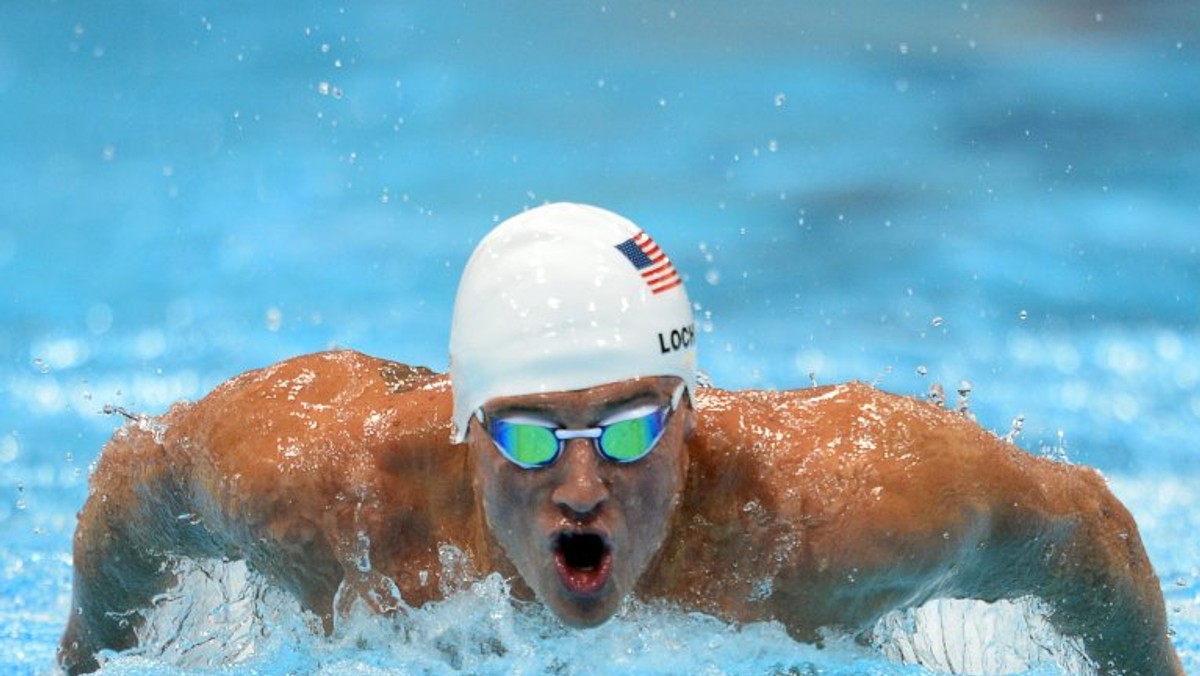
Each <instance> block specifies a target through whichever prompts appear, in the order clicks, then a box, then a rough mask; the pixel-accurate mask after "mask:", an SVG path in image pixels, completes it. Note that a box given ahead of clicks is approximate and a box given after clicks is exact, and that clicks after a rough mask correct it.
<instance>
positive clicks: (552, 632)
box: [105, 548, 1091, 676]
mask: <svg viewBox="0 0 1200 676" xmlns="http://www.w3.org/2000/svg"><path fill="white" fill-rule="evenodd" d="M443 551H444V553H445V556H444V562H445V563H447V564H449V567H450V568H451V569H453V570H459V571H466V570H467V569H466V568H465V567H464V566H465V564H466V563H467V562H466V561H465V560H464V559H463V558H460V555H461V552H460V551H458V550H455V549H454V548H445V549H444V550H443ZM176 571H177V572H178V574H179V580H180V581H179V584H178V586H177V587H175V588H174V589H172V590H170V591H169V592H167V593H164V594H161V595H160V596H159V597H157V598H155V599H154V602H153V608H152V609H151V610H150V611H149V612H147V613H146V622H145V623H144V624H143V625H142V627H141V628H140V629H139V631H138V638H139V641H140V645H141V647H139V648H136V649H134V650H131V651H127V652H125V653H122V654H120V655H109V656H108V658H107V663H106V664H105V673H106V674H109V675H110V676H111V675H113V674H118V675H128V674H162V673H166V674H181V673H189V671H190V670H196V669H214V668H216V669H221V670H223V671H229V670H231V669H232V670H234V671H236V672H238V673H256V674H288V673H314V674H342V673H361V674H401V673H403V674H409V673H421V674H462V673H470V674H509V673H538V674H543V673H553V674H573V675H580V676H585V675H589V674H605V673H614V672H620V673H642V674H678V673H704V674H727V673H754V674H760V673H792V674H822V675H829V676H834V675H849V674H878V675H883V676H890V675H903V674H921V673H930V671H929V670H933V671H935V672H943V673H1039V674H1040V673H1070V674H1085V673H1091V672H1090V671H1089V670H1088V669H1089V667H1088V664H1087V662H1086V659H1085V658H1083V657H1082V653H1081V652H1080V650H1079V646H1078V644H1077V642H1072V641H1069V640H1064V639H1062V638H1061V637H1060V636H1058V635H1057V634H1055V633H1054V631H1053V629H1052V628H1051V627H1050V625H1049V624H1048V623H1047V622H1046V620H1045V618H1044V614H1045V608H1044V607H1043V606H1041V605H1040V604H1038V603H1037V602H1036V601H1032V600H1029V599H1024V600H1020V601H1015V602H1000V603H996V604H985V603H982V602H974V601H948V600H943V601H935V602H931V603H930V604H926V605H925V606H923V607H921V608H919V609H916V610H909V611H904V612H897V613H892V614H889V615H887V616H885V617H884V618H883V619H882V620H880V621H879V622H878V623H877V624H876V625H875V627H874V628H873V629H872V631H871V632H869V634H868V635H867V636H865V637H863V638H856V637H853V636H849V635H845V634H840V633H834V632H829V633H826V634H825V635H824V637H823V638H824V647H823V648H817V647H815V646H812V645H808V644H803V643H798V642H796V641H794V640H793V639H792V638H790V637H789V636H788V635H787V633H786V631H785V630H784V629H783V627H782V626H781V625H780V624H778V623H775V622H751V623H745V624H729V623H725V622H722V621H720V620H718V619H716V618H713V617H711V616H708V615H704V614H700V613H688V612H684V611H682V610H680V609H678V608H675V607H673V606H670V605H666V604H659V603H643V602H640V601H627V602H626V603H625V604H624V605H623V607H622V608H621V610H620V611H619V612H618V614H617V616H616V617H615V618H614V619H613V620H611V621H609V622H607V623H605V624H604V625H601V626H600V627H598V628H596V629H590V630H573V629H569V628H567V627H565V626H563V625H562V624H561V623H560V622H559V621H558V620H557V619H556V618H555V617H554V615H553V614H552V613H551V612H550V611H549V610H547V609H546V608H545V606H543V605H541V604H540V603H526V602H520V601H514V600H513V599H512V597H511V594H510V585H509V582H508V581H507V580H505V579H504V578H502V577H501V576H500V575H498V574H494V573H493V574H490V575H487V576H483V577H476V578H471V579H470V581H469V582H468V581H466V580H467V579H468V578H466V577H464V578H459V579H457V580H456V582H457V583H461V585H460V586H459V588H458V589H457V590H456V591H454V592H452V593H450V594H449V595H448V596H447V597H446V598H445V599H444V600H443V601H439V602H434V603H428V604H426V605H424V606H422V607H420V608H410V609H408V611H407V612H406V613H404V614H396V615H394V616H392V617H384V616H382V615H379V614H378V613H372V612H369V611H368V610H367V609H365V608H363V607H358V608H356V609H355V611H354V612H352V613H351V614H349V615H348V616H346V617H345V618H343V620H342V622H341V624H340V626H339V629H338V630H337V631H336V632H335V633H334V635H332V636H326V635H324V634H323V633H322V630H321V623H320V621H319V620H318V619H317V618H316V617H315V616H314V615H312V614H311V613H307V612H305V611H303V610H302V609H301V608H300V607H299V605H298V603H297V602H296V601H295V599H294V598H293V597H291V596H290V595H288V594H286V593H285V592H283V591H281V590H279V589H277V588H275V587H272V586H271V585H269V584H267V583H266V582H265V581H264V580H263V579H262V578H261V577H260V576H258V575H256V574H255V573H253V572H251V571H249V570H248V568H247V567H246V565H245V564H244V563H242V562H237V561H235V562H229V563H222V562H219V561H203V562H196V561H180V562H179V563H178V564H177V566H176ZM464 574H465V575H468V576H470V573H464ZM444 577H445V578H448V579H449V578H451V577H452V576H451V575H446V574H444ZM863 639H865V640H863ZM1051 667H1053V668H1054V669H1053V670H1051V669H1050V668H1051Z"/></svg>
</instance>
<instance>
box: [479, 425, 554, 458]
mask: <svg viewBox="0 0 1200 676" xmlns="http://www.w3.org/2000/svg"><path fill="white" fill-rule="evenodd" d="M489 431H490V433H491V436H492V439H493V440H495V442H496V446H498V447H499V448H500V451H501V452H502V453H504V455H505V457H507V458H508V459H509V460H512V461H513V462H514V463H516V464H518V465H520V466H521V467H526V468H528V467H540V466H542V465H548V464H550V463H551V462H553V461H554V457H555V456H556V455H558V439H555V438H554V430H551V429H547V428H545V427H541V426H539V425H530V424H528V423H510V422H506V421H504V420H494V421H492V425H491V429H490V430H489Z"/></svg>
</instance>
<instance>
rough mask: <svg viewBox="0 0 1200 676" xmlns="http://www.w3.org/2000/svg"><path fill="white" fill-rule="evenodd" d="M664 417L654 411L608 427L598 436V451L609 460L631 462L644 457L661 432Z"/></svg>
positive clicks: (662, 414)
mask: <svg viewBox="0 0 1200 676" xmlns="http://www.w3.org/2000/svg"><path fill="white" fill-rule="evenodd" d="M665 419H666V415H665V413H664V412H663V411H654V412H652V413H650V414H648V415H644V416H642V417H640V418H634V419H632V420H622V421H621V422H616V423H613V424H611V425H608V426H606V427H605V428H604V433H603V434H601V435H600V450H601V452H603V453H604V455H605V456H606V457H607V458H609V459H610V460H616V461H617V462H633V461H634V460H640V459H641V458H643V457H645V455H646V454H647V453H649V452H650V449H651V448H653V447H654V442H656V441H658V437H659V436H660V435H661V434H662V431H663V422H664V420H665Z"/></svg>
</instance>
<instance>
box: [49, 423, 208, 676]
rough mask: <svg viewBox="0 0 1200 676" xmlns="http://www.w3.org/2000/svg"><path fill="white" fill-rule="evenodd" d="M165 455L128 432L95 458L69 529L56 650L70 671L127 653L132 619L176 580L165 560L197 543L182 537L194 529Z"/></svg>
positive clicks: (150, 440)
mask: <svg viewBox="0 0 1200 676" xmlns="http://www.w3.org/2000/svg"><path fill="white" fill-rule="evenodd" d="M165 453H166V451H165V449H164V448H163V447H162V445H161V444H159V443H158V442H157V441H156V440H155V439H154V437H153V435H152V434H150V433H148V432H145V431H142V430H138V429H136V428H134V427H132V426H130V427H127V428H125V429H123V430H121V431H118V433H117V434H116V435H114V438H113V440H112V441H111V442H110V443H109V445H108V446H107V447H106V449H105V451H104V453H103V454H102V456H101V460H100V463H99V466H98V467H97V470H96V472H95V474H94V475H93V477H92V482H91V490H90V492H89V497H88V501H87V503H86V504H85V505H84V508H83V510H82V511H81V512H80V515H79V523H78V525H77V527H76V531H75V538H74V568H75V575H74V586H73V591H72V594H73V597H72V604H71V605H72V608H71V614H70V617H69V619H68V621H67V627H66V631H65V632H64V634H63V639H62V644H61V648H60V652H59V661H60V662H61V664H62V665H63V667H64V668H65V669H66V670H67V671H68V673H79V672H85V671H92V670H94V669H96V668H98V664H97V663H96V660H95V654H96V653H97V652H99V651H101V650H104V649H113V650H122V649H125V648H129V647H132V646H133V645H134V644H135V643H136V640H137V639H136V633H135V632H136V628H137V624H138V621H139V619H140V618H139V616H138V613H139V612H140V611H141V610H143V609H145V608H147V607H149V606H150V605H151V604H152V600H153V598H154V596H155V595H156V594H158V593H160V592H161V591H163V590H165V589H166V588H168V587H169V586H170V585H171V584H173V582H174V579H175V577H174V573H173V570H172V568H171V565H170V564H171V560H172V559H171V557H172V556H174V555H176V554H181V553H183V552H181V551H179V548H180V546H186V545H188V544H189V543H191V544H196V543H198V542H199V540H198V539H197V538H196V535H195V534H192V535H191V536H190V537H180V536H181V531H183V529H185V528H188V529H195V526H194V525H192V524H190V523H188V521H187V518H186V514H187V513H188V508H187V504H186V503H187V500H186V496H185V493H184V492H183V491H182V490H181V489H180V487H179V484H178V482H177V481H176V475H175V469H176V468H172V467H170V466H169V463H168V462H167V461H166V460H167V459H166V455H165ZM181 515H183V516H184V517H185V518H182V519H181V518H179V517H180V516H181Z"/></svg>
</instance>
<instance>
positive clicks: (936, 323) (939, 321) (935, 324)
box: [929, 315, 946, 329]
mask: <svg viewBox="0 0 1200 676" xmlns="http://www.w3.org/2000/svg"><path fill="white" fill-rule="evenodd" d="M945 321H946V320H945V319H942V316H941V315H938V316H936V317H934V318H933V319H931V320H929V325H930V326H932V327H933V328H935V329H936V328H938V327H939V326H941V325H942V324H944V323H945Z"/></svg>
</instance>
